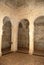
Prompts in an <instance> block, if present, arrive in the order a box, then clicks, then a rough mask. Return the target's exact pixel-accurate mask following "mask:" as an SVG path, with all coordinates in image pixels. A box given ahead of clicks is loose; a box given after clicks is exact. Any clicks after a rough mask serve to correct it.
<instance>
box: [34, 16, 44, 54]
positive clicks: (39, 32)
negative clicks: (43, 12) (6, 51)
mask: <svg viewBox="0 0 44 65" xmlns="http://www.w3.org/2000/svg"><path fill="white" fill-rule="evenodd" d="M34 51H35V54H38V55H44V53H43V52H44V16H39V17H38V18H37V19H36V20H35V21H34Z"/></svg>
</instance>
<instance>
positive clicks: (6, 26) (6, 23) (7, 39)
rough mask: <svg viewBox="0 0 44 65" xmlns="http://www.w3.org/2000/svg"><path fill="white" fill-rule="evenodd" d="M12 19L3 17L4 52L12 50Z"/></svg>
mask: <svg viewBox="0 0 44 65" xmlns="http://www.w3.org/2000/svg"><path fill="white" fill-rule="evenodd" d="M11 31H12V29H11V21H10V19H9V18H8V17H7V16H6V17H4V19H3V34H2V54H6V53H9V52H10V51H11Z"/></svg>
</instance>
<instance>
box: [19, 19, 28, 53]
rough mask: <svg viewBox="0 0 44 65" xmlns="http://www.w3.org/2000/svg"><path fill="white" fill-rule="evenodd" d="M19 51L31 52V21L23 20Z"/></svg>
mask: <svg viewBox="0 0 44 65" xmlns="http://www.w3.org/2000/svg"><path fill="white" fill-rule="evenodd" d="M18 51H19V52H23V53H28V52H29V21H28V20H27V19H23V20H21V21H20V22H19V26H18Z"/></svg>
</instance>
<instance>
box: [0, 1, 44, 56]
mask: <svg viewBox="0 0 44 65" xmlns="http://www.w3.org/2000/svg"><path fill="white" fill-rule="evenodd" d="M5 16H8V17H9V18H10V20H11V23H12V43H13V44H12V46H11V50H12V51H16V50H17V37H18V35H17V33H18V24H19V22H20V20H21V19H28V20H29V23H30V25H29V30H30V31H29V36H30V39H29V40H30V42H29V53H30V54H33V52H34V22H35V19H36V18H37V17H39V16H44V2H40V3H38V2H37V3H36V1H32V2H30V3H29V5H27V6H21V7H18V8H13V7H10V6H8V5H6V4H2V3H0V55H1V47H2V46H1V45H2V44H1V40H2V31H3V30H2V27H3V18H4V17H5Z"/></svg>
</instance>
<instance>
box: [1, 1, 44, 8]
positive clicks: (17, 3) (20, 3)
mask: <svg viewBox="0 0 44 65" xmlns="http://www.w3.org/2000/svg"><path fill="white" fill-rule="evenodd" d="M33 1H35V3H39V2H44V0H0V2H2V3H4V4H6V5H8V6H12V7H20V6H26V5H29V4H30V2H33Z"/></svg>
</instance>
